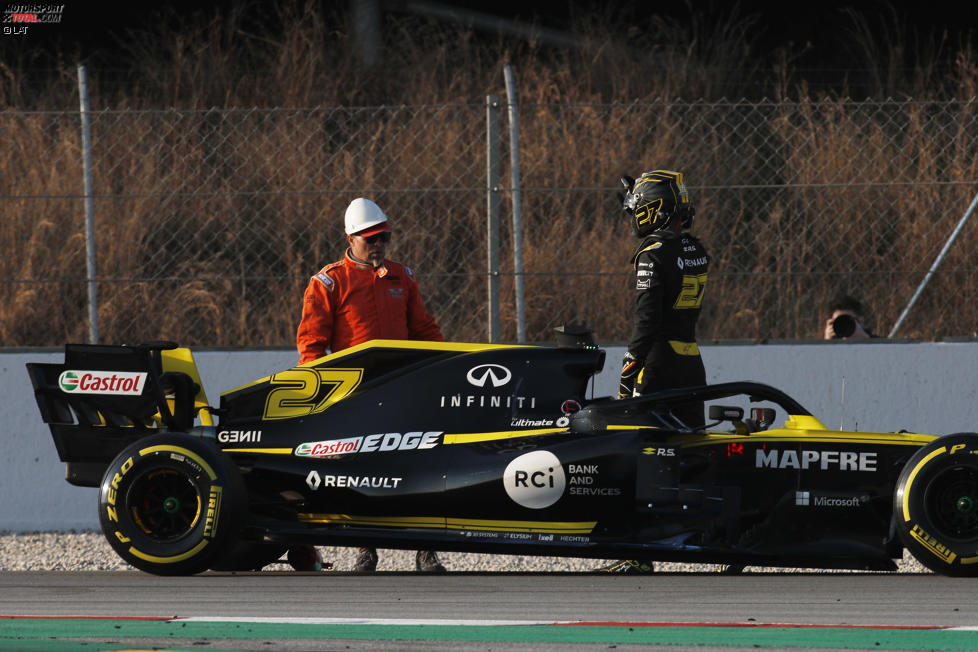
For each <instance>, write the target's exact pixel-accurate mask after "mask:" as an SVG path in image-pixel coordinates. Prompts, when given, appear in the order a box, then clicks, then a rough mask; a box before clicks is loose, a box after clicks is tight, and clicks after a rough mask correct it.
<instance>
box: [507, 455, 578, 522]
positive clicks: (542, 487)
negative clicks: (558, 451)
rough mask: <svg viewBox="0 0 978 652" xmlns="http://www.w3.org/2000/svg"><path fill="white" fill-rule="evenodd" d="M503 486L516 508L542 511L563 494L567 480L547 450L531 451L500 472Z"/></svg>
mask: <svg viewBox="0 0 978 652" xmlns="http://www.w3.org/2000/svg"><path fill="white" fill-rule="evenodd" d="M503 486H504V487H505V488H506V494H507V495H508V496H509V497H510V498H511V499H512V500H513V502H514V503H516V504H517V505H522V506H523V507H529V508H530V509H543V508H544V507H550V506H551V505H553V504H554V503H555V502H557V501H558V500H560V497H561V496H563V495H564V488H565V487H566V486H567V478H566V477H565V476H564V467H563V466H561V464H560V460H559V459H557V456H556V455H554V454H553V453H551V452H550V451H533V452H532V453H526V454H525V455H520V456H519V457H517V458H516V459H515V460H513V461H512V462H510V463H509V465H508V466H507V467H506V470H505V471H504V472H503Z"/></svg>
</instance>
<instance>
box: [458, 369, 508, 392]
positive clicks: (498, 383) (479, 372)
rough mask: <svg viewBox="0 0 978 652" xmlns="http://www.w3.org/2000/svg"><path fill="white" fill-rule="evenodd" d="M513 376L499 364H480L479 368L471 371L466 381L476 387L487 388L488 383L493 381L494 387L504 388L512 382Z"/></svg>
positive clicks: (466, 376)
mask: <svg viewBox="0 0 978 652" xmlns="http://www.w3.org/2000/svg"><path fill="white" fill-rule="evenodd" d="M512 377H513V374H511V373H509V369H507V368H506V367H504V366H502V365H498V364H480V365H479V366H478V367H472V368H471V369H469V373H467V374H466V375H465V379H466V380H467V381H469V383H470V384H472V385H475V386H476V387H485V386H486V381H490V380H491V381H492V386H493V387H502V386H503V385H505V384H506V383H508V382H509V381H510V379H511V378H512Z"/></svg>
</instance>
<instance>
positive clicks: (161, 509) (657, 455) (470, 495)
mask: <svg viewBox="0 0 978 652" xmlns="http://www.w3.org/2000/svg"><path fill="white" fill-rule="evenodd" d="M561 340H563V342H561ZM604 357H605V352H604V351H603V350H601V349H599V348H597V347H596V346H595V345H594V344H593V338H592V337H591V336H590V334H589V333H588V332H587V331H586V330H584V329H574V328H567V329H565V330H562V331H561V332H559V333H558V346H555V347H541V346H499V345H488V344H458V343H440V342H405V341H387V340H375V341H372V342H368V343H366V344H361V345H358V346H355V347H353V348H350V349H347V350H345V351H343V352H341V353H338V354H333V355H329V356H326V357H323V358H320V359H319V360H316V361H314V362H310V363H307V364H303V365H300V366H296V367H293V368H291V369H285V370H283V371H280V372H278V373H275V374H273V375H271V376H269V377H267V378H262V379H261V380H257V381H255V382H251V383H249V384H247V385H243V386H241V387H239V388H237V389H234V390H231V391H228V392H225V393H224V394H223V395H222V396H221V399H220V405H219V406H217V407H215V406H211V405H208V402H207V398H206V395H205V393H204V391H203V388H202V387H201V381H200V377H199V374H198V373H197V369H196V366H195V364H194V361H193V357H192V355H191V352H190V351H189V350H188V349H184V348H177V347H176V345H175V344H172V343H150V344H144V345H138V346H101V345H77V344H69V345H67V347H66V349H65V362H64V364H28V365H27V366H28V369H29V372H30V376H31V380H32V382H33V385H34V388H35V395H36V398H37V403H38V406H39V407H40V410H41V415H42V417H43V419H44V421H45V422H46V423H48V424H49V425H50V428H51V432H52V434H53V436H54V441H55V443H56V445H57V450H58V453H59V455H60V457H61V459H62V460H63V461H64V462H66V463H67V480H68V481H69V482H71V483H73V484H76V485H81V486H97V487H100V493H99V518H100V522H101V525H102V529H103V531H104V533H105V536H106V538H107V539H108V541H109V542H110V544H111V545H112V547H113V548H114V549H115V550H116V552H118V554H119V555H120V556H121V557H122V558H123V559H124V560H126V561H127V562H128V563H130V564H132V565H133V566H135V567H136V568H139V569H142V570H144V571H147V572H150V573H156V574H160V575H182V574H193V573H199V572H201V571H204V570H207V569H218V570H251V569H255V568H260V567H261V566H263V565H264V564H266V563H268V562H270V561H273V560H275V559H278V558H279V557H280V556H281V555H282V554H283V553H284V551H285V550H286V549H287V548H289V547H290V546H295V545H299V544H313V545H349V546H356V545H369V546H373V547H384V548H403V549H410V550H428V549H432V550H446V551H469V552H484V553H485V552H487V553H502V554H518V555H549V556H565V557H588V558H595V559H608V558H626V559H643V560H662V561H682V562H699V563H716V564H731V565H766V566H783V567H785V566H792V567H809V568H852V569H872V570H895V569H896V566H895V564H894V561H893V560H894V559H899V558H901V557H902V554H903V549H904V548H907V549H909V550H910V551H911V553H912V554H913V555H914V556H915V557H916V558H917V559H919V560H920V561H921V562H922V563H923V564H924V565H925V566H927V567H928V568H930V569H932V570H934V571H935V572H937V573H942V574H946V575H965V576H974V575H978V434H975V433H961V434H953V435H947V436H944V437H936V436H932V435H923V434H911V433H906V432H896V433H875V432H845V431H834V430H829V429H827V428H826V427H825V426H824V425H823V424H822V423H821V422H819V421H818V419H816V418H815V417H814V416H812V415H811V414H810V413H809V412H808V411H807V410H806V409H805V408H803V407H802V406H801V405H800V404H799V403H797V402H796V401H795V400H794V399H792V398H791V397H789V396H787V395H786V394H784V393H783V392H781V391H779V390H778V389H775V388H773V387H770V386H768V385H763V384H759V383H753V382H735V383H724V384H717V385H707V386H702V387H693V388H687V389H681V390H670V391H664V392H660V393H656V394H651V395H647V396H642V397H638V398H631V399H625V400H616V399H611V398H596V399H587V398H586V393H587V390H588V384H589V382H590V379H591V378H592V376H593V374H595V373H596V372H597V371H600V369H601V368H602V366H603V364H604ZM690 401H703V402H705V404H706V405H707V406H708V408H709V409H708V411H709V415H710V419H711V421H712V422H713V423H710V424H708V425H707V426H706V427H705V428H697V429H694V428H688V427H686V425H685V424H683V423H681V422H680V421H679V420H678V419H677V418H676V416H675V415H674V414H673V408H674V407H675V406H677V405H680V404H682V403H688V402H690ZM738 401H740V402H742V403H743V404H744V405H746V408H747V410H748V412H747V414H748V416H746V417H745V408H744V407H743V406H741V405H738V404H737V402H738ZM748 401H750V402H751V403H757V404H758V405H759V406H752V405H750V403H748ZM717 402H719V403H717ZM779 411H780V412H781V413H783V414H782V415H781V416H782V417H783V418H784V419H785V420H784V421H783V425H782V426H780V427H778V428H770V426H772V425H773V424H774V422H775V419H776V418H777V417H778V412H779Z"/></svg>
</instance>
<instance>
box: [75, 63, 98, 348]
mask: <svg viewBox="0 0 978 652" xmlns="http://www.w3.org/2000/svg"><path fill="white" fill-rule="evenodd" d="M78 97H79V104H80V111H81V137H82V175H83V177H84V181H85V259H86V263H87V268H88V341H89V343H90V344H98V298H97V292H96V290H97V288H96V285H95V197H94V193H93V190H92V186H93V183H92V120H91V116H90V112H91V109H90V106H89V102H88V73H87V72H86V70H85V66H83V65H81V64H79V66H78Z"/></svg>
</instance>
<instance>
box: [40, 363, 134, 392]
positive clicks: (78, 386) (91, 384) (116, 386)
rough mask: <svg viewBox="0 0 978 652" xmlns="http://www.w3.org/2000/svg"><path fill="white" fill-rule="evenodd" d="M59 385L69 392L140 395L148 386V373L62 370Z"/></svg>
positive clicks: (62, 389)
mask: <svg viewBox="0 0 978 652" xmlns="http://www.w3.org/2000/svg"><path fill="white" fill-rule="evenodd" d="M58 386H59V387H61V391H63V392H65V393H67V394H102V395H109V396H139V395H140V394H142V393H143V388H144V387H145V386H146V373H145V372H134V371H79V370H73V369H70V370H67V371H62V372H61V375H60V376H58Z"/></svg>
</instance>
